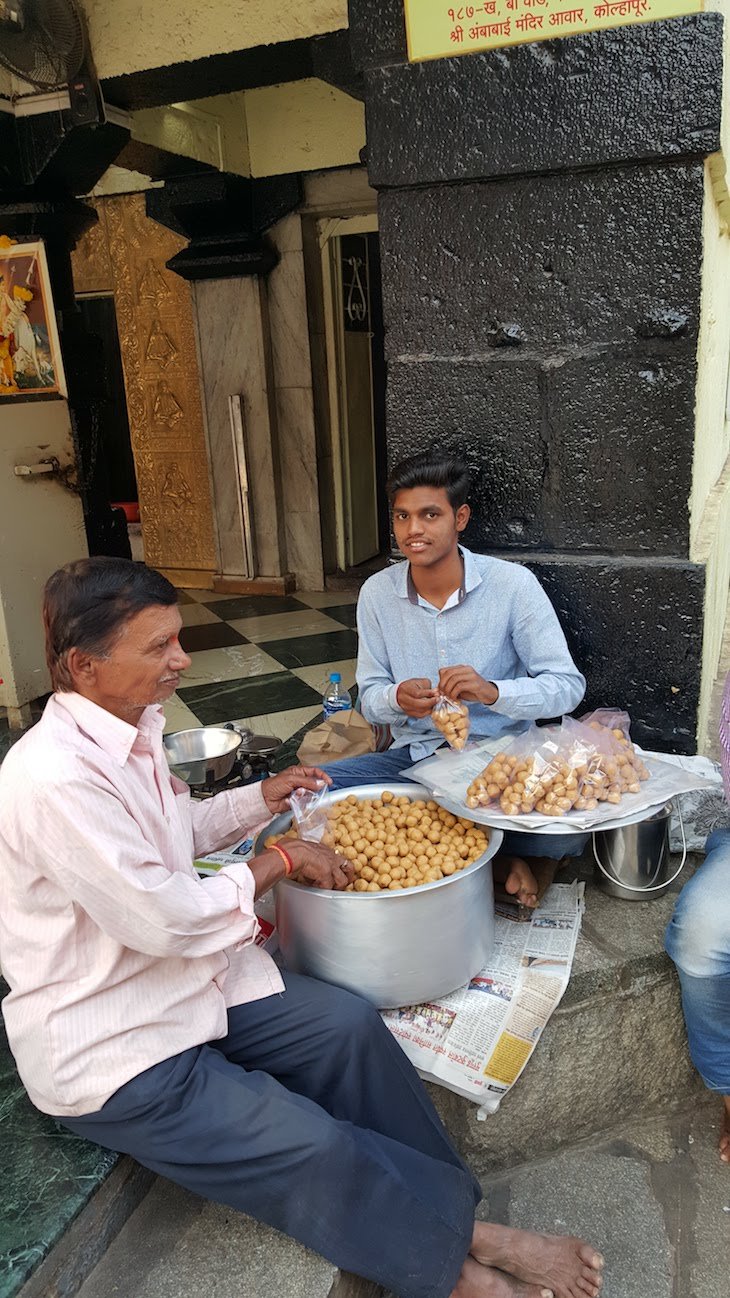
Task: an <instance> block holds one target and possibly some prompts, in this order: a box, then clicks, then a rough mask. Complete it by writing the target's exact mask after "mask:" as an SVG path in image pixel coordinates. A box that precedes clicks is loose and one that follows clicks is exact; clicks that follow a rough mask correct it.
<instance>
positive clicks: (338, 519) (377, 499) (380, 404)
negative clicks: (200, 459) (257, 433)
mask: <svg viewBox="0 0 730 1298" xmlns="http://www.w3.org/2000/svg"><path fill="white" fill-rule="evenodd" d="M319 243H320V249H321V256H322V283H323V291H324V306H325V345H326V353H327V381H328V394H329V424H330V450H331V479H330V481H331V493H328V494H329V500H324V501H323V502H322V503H323V506H324V509H323V518H322V527H323V540H325V539H326V534H329V538H330V544H329V546H328V545H327V544H325V545H324V546H323V550H324V557H325V573H326V575H327V576H333V575H334V574H342V573H345V574H351V575H352V576H353V577H355V578H358V579H362V578H363V577H365V576H367V575H368V574H369V573H370V572H373V571H377V569H378V568H381V567H384V566H385V564H386V563H387V560H388V556H389V554H390V513H389V509H388V501H387V497H386V492H385V483H386V478H387V451H386V441H385V384H386V362H385V330H384V325H383V301H382V289H381V276H380V246H379V240H378V234H377V217H376V215H375V214H374V213H373V214H372V215H368V216H357V217H350V218H348V219H335V220H329V221H324V222H321V224H320V235H319ZM328 550H329V562H328V561H327V560H328Z"/></svg>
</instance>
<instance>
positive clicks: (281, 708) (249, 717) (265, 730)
mask: <svg viewBox="0 0 730 1298" xmlns="http://www.w3.org/2000/svg"><path fill="white" fill-rule="evenodd" d="M356 602H357V592H356V591H355V590H354V589H353V590H352V591H351V592H347V591H342V590H338V591H331V592H329V591H315V592H312V593H307V592H305V591H297V593H296V595H251V596H244V595H241V596H231V595H216V594H213V593H212V592H211V591H204V590H187V591H181V592H180V611H181V614H182V619H183V630H182V632H181V635H180V640H181V643H182V645H183V648H184V649H185V651H186V652H187V653H188V654H189V655H190V658H191V665H190V668H189V669H188V671H187V672H186V673H185V677H184V680H183V682H182V684H181V685H180V688H179V689H178V691H177V693H176V694H175V695H174V696H173V698H171V699H170V701H169V702H168V703H167V704H166V705H165V719H166V729H167V730H168V731H169V730H184V729H189V728H191V727H195V726H208V725H215V724H216V723H217V722H222V721H237V722H239V723H240V724H242V725H245V726H247V727H248V729H250V730H253V731H254V732H255V733H256V734H267V735H275V736H276V737H277V738H279V739H281V740H284V741H286V740H289V739H291V738H292V736H294V735H296V734H297V733H298V732H299V731H300V730H302V729H303V728H304V727H306V726H309V725H311V724H312V723H313V722H314V721H315V720H316V719H317V718H318V717H319V715H320V713H321V711H322V694H323V692H324V690H325V688H326V685H327V682H328V679H329V675H330V673H331V672H339V673H340V675H341V677H342V683H343V685H344V686H345V688H346V689H348V690H349V689H352V687H353V686H354V684H355V661H356V656H357V636H356V633H355V605H356Z"/></svg>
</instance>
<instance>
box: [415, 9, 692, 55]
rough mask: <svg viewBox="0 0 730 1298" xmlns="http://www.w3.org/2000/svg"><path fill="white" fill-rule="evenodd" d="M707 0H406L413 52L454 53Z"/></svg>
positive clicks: (670, 13)
mask: <svg viewBox="0 0 730 1298" xmlns="http://www.w3.org/2000/svg"><path fill="white" fill-rule="evenodd" d="M702 8H703V0H585V2H584V3H581V4H576V3H575V2H574V0H476V3H474V4H455V3H454V0H405V10H406V32H407V35H408V57H409V59H410V60H411V62H412V63H418V62H421V61H422V60H424V59H447V58H451V57H452V56H453V55H455V54H473V53H474V52H475V51H477V50H491V49H496V48H497V47H498V46H502V45H520V44H522V43H525V42H529V41H544V40H550V39H551V38H553V37H555V36H575V35H576V34H577V33H578V32H590V31H599V30H601V29H602V28H606V27H621V26H624V25H626V24H630V23H646V22H653V21H656V20H657V19H659V18H677V17H679V16H680V15H681V14H691V13H699V12H700V11H701V10H702Z"/></svg>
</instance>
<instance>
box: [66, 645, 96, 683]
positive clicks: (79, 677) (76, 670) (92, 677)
mask: <svg viewBox="0 0 730 1298" xmlns="http://www.w3.org/2000/svg"><path fill="white" fill-rule="evenodd" d="M96 662H97V660H96V658H92V656H91V654H88V653H84V651H83V649H77V648H75V647H74V648H73V649H69V651H68V653H67V655H66V666H67V668H68V674H69V676H70V677H71V680H72V681H73V683H74V685H75V686H76V687H77V688H78V686H86V687H87V688H88V687H89V686H91V685H95V684H96Z"/></svg>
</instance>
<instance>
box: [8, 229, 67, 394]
mask: <svg viewBox="0 0 730 1298" xmlns="http://www.w3.org/2000/svg"><path fill="white" fill-rule="evenodd" d="M41 394H42V395H44V396H63V397H65V396H66V380H65V377H64V373H63V364H62V361H61V349H60V345H59V341H58V330H57V328H56V315H55V311H54V308H53V298H52V296H51V283H50V279H49V277H48V265H47V262H46V253H45V248H44V247H43V244H42V243H13V242H12V241H11V240H10V239H8V238H0V398H2V397H27V396H37V395H41Z"/></svg>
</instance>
